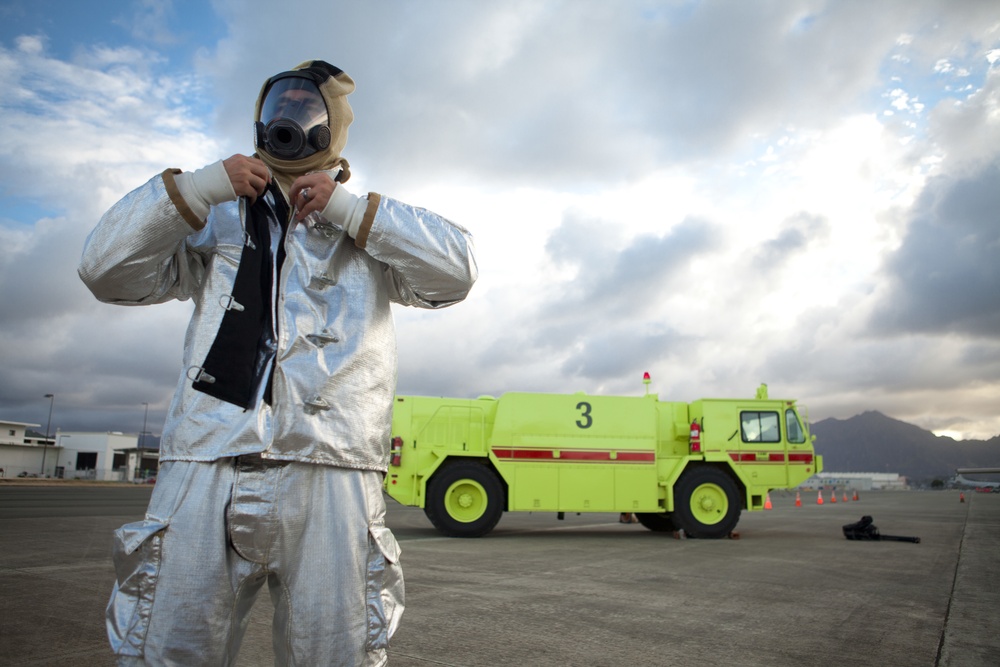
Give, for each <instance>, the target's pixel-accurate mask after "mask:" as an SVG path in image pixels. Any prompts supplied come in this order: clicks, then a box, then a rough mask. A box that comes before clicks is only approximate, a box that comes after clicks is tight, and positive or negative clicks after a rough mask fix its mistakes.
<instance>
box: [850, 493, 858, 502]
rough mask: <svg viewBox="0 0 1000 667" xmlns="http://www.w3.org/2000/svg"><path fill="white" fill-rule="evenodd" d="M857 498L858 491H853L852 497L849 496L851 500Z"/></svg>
mask: <svg viewBox="0 0 1000 667" xmlns="http://www.w3.org/2000/svg"><path fill="white" fill-rule="evenodd" d="M857 499H858V492H857V491H855V492H854V497H853V498H851V500H857Z"/></svg>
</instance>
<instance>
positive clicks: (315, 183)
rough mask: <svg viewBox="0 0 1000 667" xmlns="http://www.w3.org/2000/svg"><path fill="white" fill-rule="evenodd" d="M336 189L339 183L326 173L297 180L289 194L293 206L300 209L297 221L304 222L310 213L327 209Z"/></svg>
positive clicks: (313, 174) (322, 172)
mask: <svg viewBox="0 0 1000 667" xmlns="http://www.w3.org/2000/svg"><path fill="white" fill-rule="evenodd" d="M335 187H337V182H336V181H334V180H333V179H332V178H330V176H329V175H328V174H327V173H326V172H324V171H316V172H313V173H311V174H306V175H305V176H299V177H298V178H296V179H295V182H294V183H292V190H291V192H289V193H288V196H289V197H290V198H291V200H292V204H293V205H294V206H295V208H296V209H298V213H296V215H295V219H296V220H303V219H305V217H306V216H307V215H309V214H310V213H313V212H317V211H322V210H323V209H325V208H326V205H327V204H328V203H329V202H330V196H331V195H332V194H333V189H334V188H335Z"/></svg>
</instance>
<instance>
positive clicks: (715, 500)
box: [673, 466, 741, 538]
mask: <svg viewBox="0 0 1000 667" xmlns="http://www.w3.org/2000/svg"><path fill="white" fill-rule="evenodd" d="M740 510H741V506H740V494H739V489H738V488H737V486H736V482H734V481H733V478H732V477H730V476H729V475H727V474H726V473H724V472H723V471H721V470H719V469H718V468H712V467H708V466H697V467H695V468H689V469H688V470H687V471H685V472H684V474H683V475H681V478H680V479H679V480H678V481H677V485H676V486H675V487H674V512H673V518H674V523H676V524H677V527H678V528H681V529H683V530H684V532H685V533H686V534H687V535H688V536H689V537H706V538H719V537H726V536H727V535H729V534H730V533H731V532H733V529H734V528H736V524H737V522H739V520H740Z"/></svg>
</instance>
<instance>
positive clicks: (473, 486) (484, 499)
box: [424, 461, 505, 537]
mask: <svg viewBox="0 0 1000 667" xmlns="http://www.w3.org/2000/svg"><path fill="white" fill-rule="evenodd" d="M504 504H505V503H504V491H503V485H502V484H501V483H500V480H499V479H498V478H497V476H496V474H495V473H494V472H493V471H492V470H490V469H489V468H487V467H486V466H485V465H483V464H481V463H473V462H469V461H462V462H458V463H450V464H446V465H444V466H443V467H442V468H441V469H439V470H438V471H437V472H435V473H434V476H433V477H431V479H430V481H429V482H428V483H427V503H426V505H425V506H424V514H426V515H427V518H428V519H430V520H431V523H432V524H434V527H435V528H437V529H438V530H439V531H440V532H441V533H443V534H444V535H447V536H448V537H482V536H483V535H485V534H486V533H488V532H490V531H491V530H493V527H494V526H496V525H497V522H498V521H500V516H501V515H502V514H503V510H504Z"/></svg>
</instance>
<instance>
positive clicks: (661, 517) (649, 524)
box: [635, 512, 677, 533]
mask: <svg viewBox="0 0 1000 667" xmlns="http://www.w3.org/2000/svg"><path fill="white" fill-rule="evenodd" d="M635 516H636V518H637V519H639V523H641V524H642V525H643V526H645V527H646V528H649V529H650V530H652V531H654V532H657V533H672V532H674V531H675V530H677V527H676V526H675V525H674V517H673V515H672V514H670V513H665V514H651V513H647V512H636V513H635Z"/></svg>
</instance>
